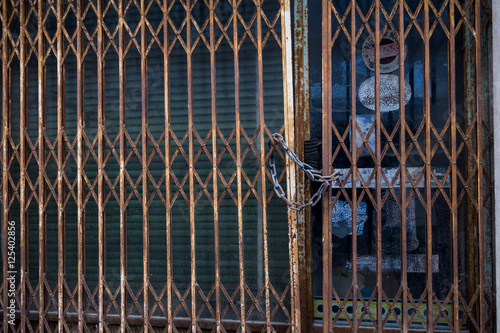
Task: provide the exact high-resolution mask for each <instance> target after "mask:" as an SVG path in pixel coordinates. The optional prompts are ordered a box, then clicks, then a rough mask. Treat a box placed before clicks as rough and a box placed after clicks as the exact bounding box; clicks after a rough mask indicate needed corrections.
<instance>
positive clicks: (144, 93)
mask: <svg viewBox="0 0 500 333" xmlns="http://www.w3.org/2000/svg"><path fill="white" fill-rule="evenodd" d="M140 24H141V51H140V53H141V104H142V133H141V138H142V155H141V156H142V163H141V164H142V223H143V224H142V227H143V230H142V245H143V252H142V253H143V254H142V255H143V257H142V260H143V283H144V291H143V292H144V332H145V333H147V332H149V316H150V314H149V312H150V311H149V207H148V198H149V186H148V185H149V184H148V157H149V155H148V62H147V46H148V44H147V40H146V29H147V27H146V1H145V0H141V22H140Z"/></svg>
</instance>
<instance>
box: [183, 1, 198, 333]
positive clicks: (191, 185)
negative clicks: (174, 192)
mask: <svg viewBox="0 0 500 333" xmlns="http://www.w3.org/2000/svg"><path fill="white" fill-rule="evenodd" d="M186 8H187V13H186V16H187V18H186V20H187V26H186V39H187V40H186V56H187V84H188V87H187V88H188V91H187V95H188V96H187V97H188V140H189V230H190V238H191V332H196V331H197V329H196V328H197V326H198V324H197V321H196V314H197V311H196V229H195V204H194V133H193V132H194V129H193V121H194V119H193V63H192V52H193V46H192V44H193V43H192V24H191V20H192V15H191V14H192V13H191V11H192V9H193V7H192V4H191V0H187V1H186Z"/></svg>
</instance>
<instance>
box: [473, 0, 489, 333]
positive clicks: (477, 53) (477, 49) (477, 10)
mask: <svg viewBox="0 0 500 333" xmlns="http://www.w3.org/2000/svg"><path fill="white" fill-rule="evenodd" d="M474 31H475V34H474V38H475V41H474V57H475V67H476V68H475V70H476V71H475V76H476V77H475V95H476V96H475V97H476V98H475V101H476V126H477V129H476V158H477V161H476V165H477V224H478V226H477V233H478V239H479V258H478V259H479V306H480V308H479V329H480V330H481V331H486V295H485V283H486V279H485V262H484V260H485V248H484V242H485V235H484V212H483V205H484V203H483V195H484V193H483V182H484V179H483V130H482V128H483V110H482V105H483V104H482V88H483V87H482V79H481V75H483V73H482V70H481V62H482V61H483V58H482V51H481V38H482V36H481V0H475V1H474Z"/></svg>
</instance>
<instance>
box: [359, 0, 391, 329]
mask: <svg viewBox="0 0 500 333" xmlns="http://www.w3.org/2000/svg"><path fill="white" fill-rule="evenodd" d="M374 34H375V36H374V38H373V40H374V42H375V159H376V161H375V163H376V168H377V175H376V179H375V200H376V207H375V211H376V213H375V215H376V217H377V221H376V234H377V236H376V242H377V246H376V252H377V332H379V333H382V330H383V328H384V327H383V316H382V301H383V298H384V297H383V295H384V289H383V285H382V156H381V147H380V146H381V143H380V138H381V130H380V127H381V121H380V40H381V37H380V0H375V32H374ZM372 135H373V134H372ZM353 224H354V223H353Z"/></svg>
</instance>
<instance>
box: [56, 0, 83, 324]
mask: <svg viewBox="0 0 500 333" xmlns="http://www.w3.org/2000/svg"><path fill="white" fill-rule="evenodd" d="M61 2H62V1H60V2H58V6H61V8H60V12H61V14H62V4H61V5H59V3H61ZM58 12H59V11H58ZM76 17H77V36H76V39H77V44H76V45H77V46H76V47H77V56H76V59H77V65H76V82H77V83H76V85H77V88H76V89H77V98H76V112H77V144H76V145H77V161H76V163H77V232H78V251H77V252H78V265H77V271H78V284H77V299H78V306H77V308H78V309H77V310H78V330H79V331H80V332H83V330H84V326H85V322H84V318H83V312H84V309H85V297H84V286H83V284H84V283H85V277H84V274H85V212H84V202H83V201H84V198H85V192H84V180H83V173H84V172H85V171H84V140H83V131H84V129H85V110H84V104H83V103H84V79H85V78H84V72H83V61H84V56H83V50H84V47H85V46H84V45H83V31H82V30H83V29H82V23H83V22H82V20H83V3H82V1H78V2H77V14H76ZM60 36H61V37H62V34H60ZM60 43H61V45H60V47H58V51H57V52H58V59H59V53H61V52H62V39H61V42H60ZM58 68H59V66H58ZM62 111H63V110H61V112H62ZM59 128H60V127H59ZM61 153H62V152H60V154H61ZM60 156H61V155H60ZM61 166H62V164H61V165H60V167H61ZM61 173H62V170H61ZM61 185H62V183H61ZM60 210H61V211H60V213H59V222H60V223H62V221H63V218H64V212H63V211H62V207H60ZM63 229H64V227H63ZM59 237H61V235H59ZM60 241H61V244H62V245H61V246H63V243H64V240H62V239H61V240H60ZM60 255H61V254H60ZM63 274H64V272H60V279H61V280H62V279H64V275H63Z"/></svg>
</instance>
